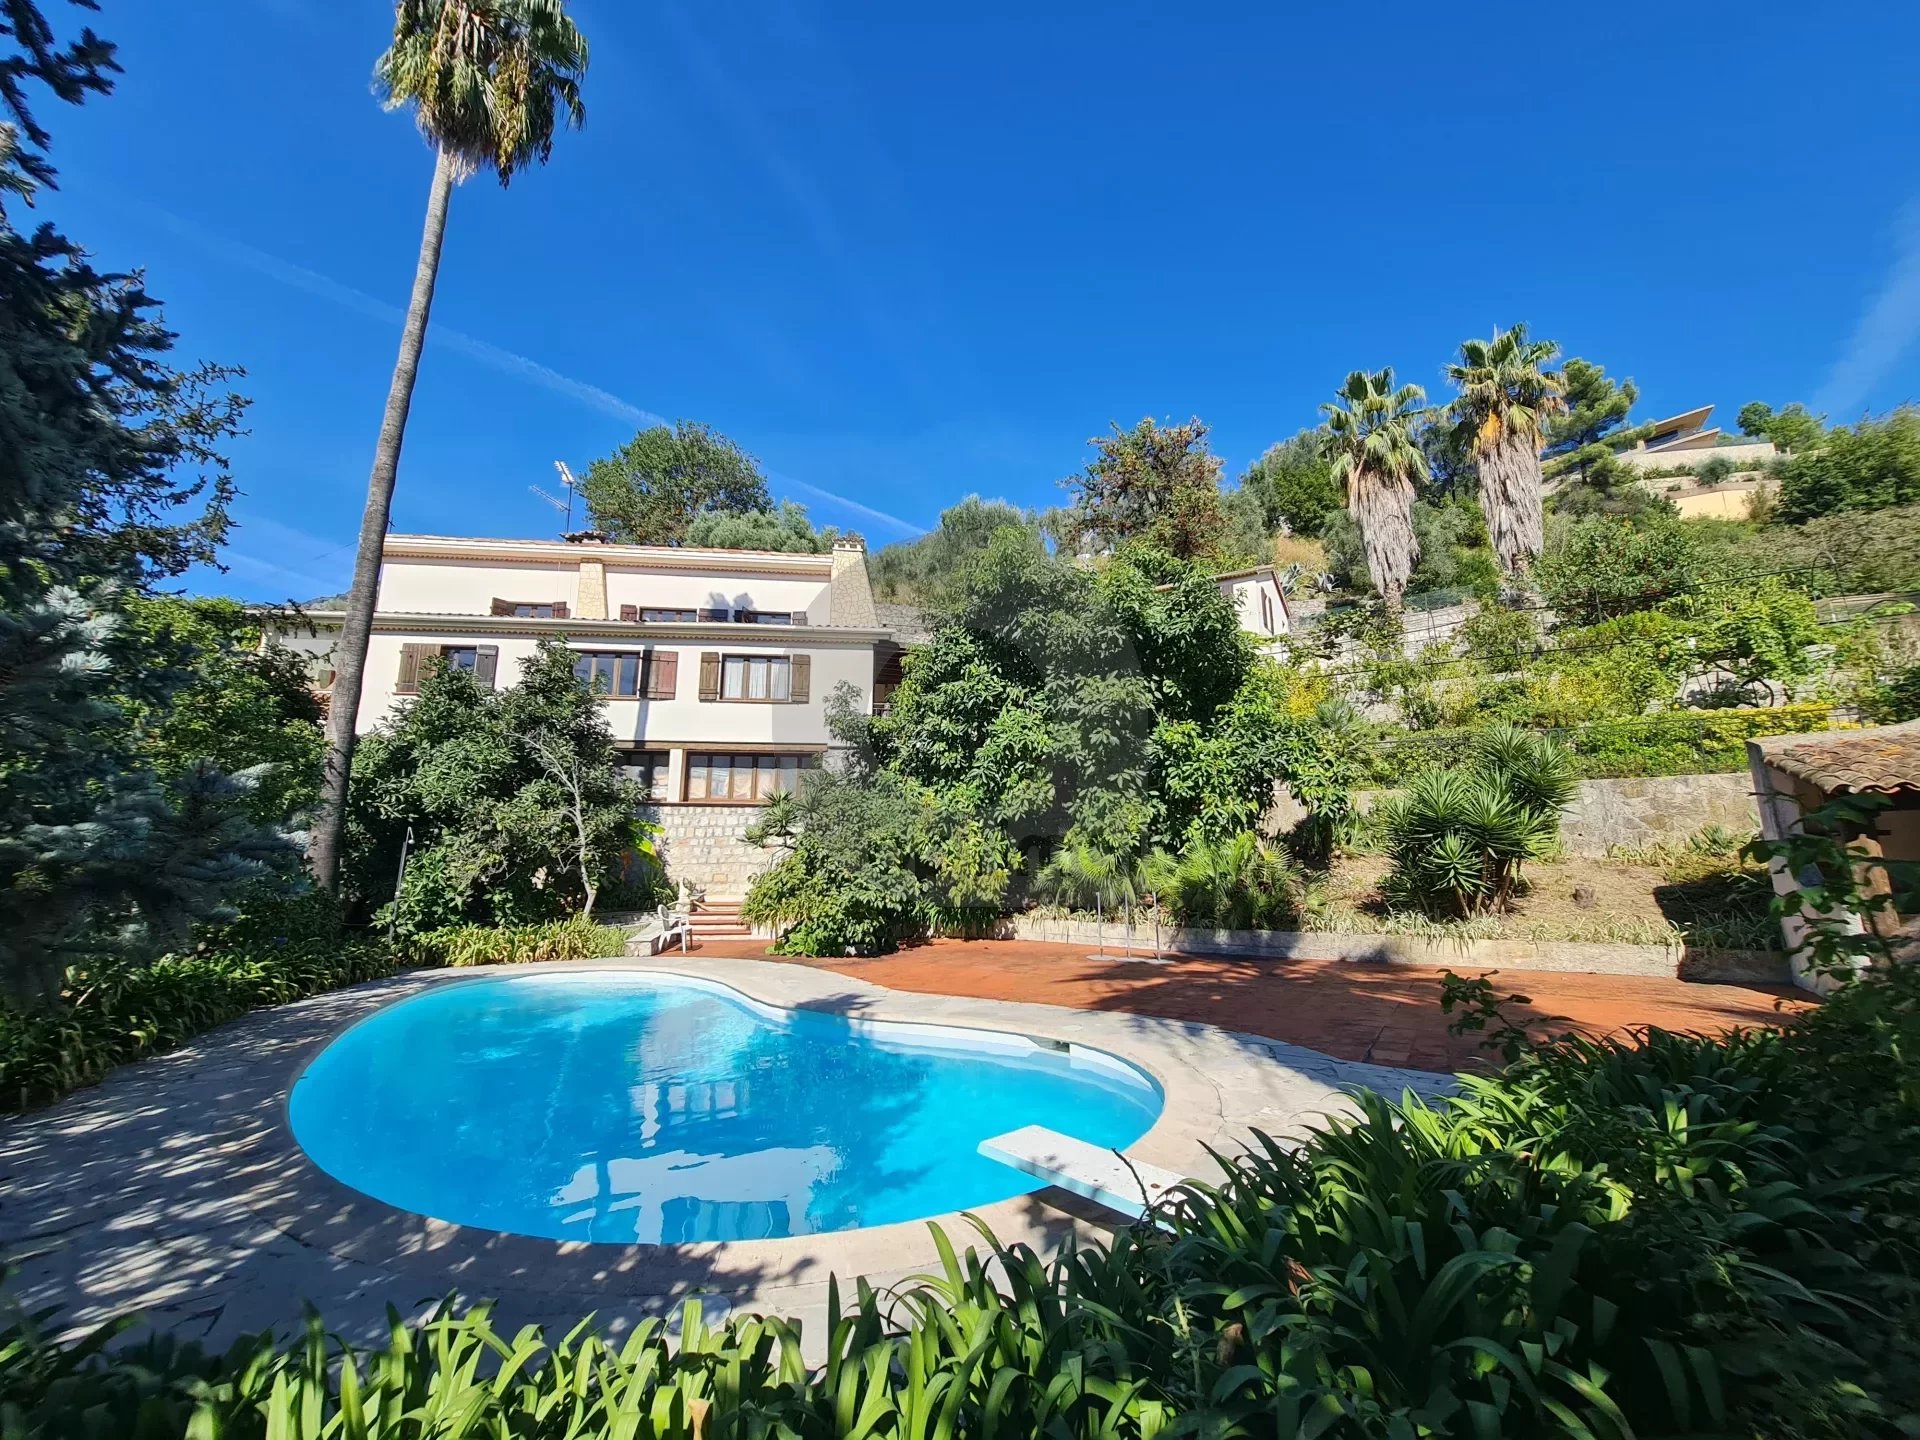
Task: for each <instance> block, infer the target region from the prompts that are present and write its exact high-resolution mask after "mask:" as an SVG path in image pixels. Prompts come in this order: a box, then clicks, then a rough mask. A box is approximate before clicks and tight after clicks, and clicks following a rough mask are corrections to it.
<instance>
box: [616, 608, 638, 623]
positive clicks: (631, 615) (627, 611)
mask: <svg viewBox="0 0 1920 1440" xmlns="http://www.w3.org/2000/svg"><path fill="white" fill-rule="evenodd" d="M620 618H621V619H622V620H624V621H626V622H627V623H628V624H629V625H631V624H635V623H637V622H638V621H639V619H640V607H639V606H638V605H622V606H621V607H620Z"/></svg>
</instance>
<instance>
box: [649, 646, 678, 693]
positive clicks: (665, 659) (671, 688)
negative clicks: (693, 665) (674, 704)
mask: <svg viewBox="0 0 1920 1440" xmlns="http://www.w3.org/2000/svg"><path fill="white" fill-rule="evenodd" d="M679 688H680V652H679V651H678V650H655V651H653V652H652V653H651V654H650V655H649V656H648V657H647V698H648V699H649V700H671V699H673V698H674V694H675V692H676V691H677V690H678V689H679Z"/></svg>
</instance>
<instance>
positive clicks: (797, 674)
mask: <svg viewBox="0 0 1920 1440" xmlns="http://www.w3.org/2000/svg"><path fill="white" fill-rule="evenodd" d="M812 686H813V657H812V656H811V655H722V654H721V653H720V652H719V651H717V650H706V651H703V652H701V655H700V699H701V700H702V701H713V700H729V701H737V702H740V703H743V704H748V705H755V704H758V705H804V704H806V703H807V702H808V700H809V699H810V698H811V696H812Z"/></svg>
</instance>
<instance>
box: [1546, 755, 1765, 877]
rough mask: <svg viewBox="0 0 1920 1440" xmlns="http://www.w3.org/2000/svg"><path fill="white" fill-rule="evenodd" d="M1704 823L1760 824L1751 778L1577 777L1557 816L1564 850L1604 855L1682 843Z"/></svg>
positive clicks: (1736, 828) (1747, 827) (1739, 828)
mask: <svg viewBox="0 0 1920 1440" xmlns="http://www.w3.org/2000/svg"><path fill="white" fill-rule="evenodd" d="M1709 825H1718V826H1720V827H1721V828H1722V829H1725V830H1731V831H1733V832H1734V833H1735V834H1752V833H1753V832H1754V831H1757V830H1758V829H1759V828H1760V812H1759V811H1758V810H1757V809H1755V808H1754V803H1753V781H1752V779H1751V778H1750V777H1749V776H1748V775H1747V774H1746V772H1745V771H1740V772H1737V773H1735V774H1732V775H1657V776H1651V777H1648V778H1646V779H1639V780H1582V781H1581V782H1580V788H1579V790H1578V791H1577V792H1575V795H1574V799H1573V803H1572V804H1571V805H1569V806H1568V807H1567V808H1566V809H1565V810H1564V811H1563V812H1562V813H1561V816H1560V843H1561V845H1562V847H1564V848H1565V850H1566V852H1567V853H1568V854H1569V855H1590V856H1597V855H1605V854H1606V853H1607V852H1608V851H1610V850H1614V849H1628V850H1643V849H1647V848H1648V847H1651V846H1655V845H1680V844H1684V843H1685V842H1686V840H1687V838H1688V837H1689V836H1692V835H1696V834H1698V833H1699V832H1700V831H1702V830H1704V829H1706V828H1707V827H1708V826H1709Z"/></svg>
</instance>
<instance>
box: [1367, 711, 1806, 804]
mask: <svg viewBox="0 0 1920 1440" xmlns="http://www.w3.org/2000/svg"><path fill="white" fill-rule="evenodd" d="M1833 726H1834V720H1833V706H1831V705H1827V704H1808V705H1781V706H1777V707H1775V708H1773V709H1768V710H1672V711H1667V712H1664V713H1662V714H1659V715H1639V716H1634V717H1632V718H1631V719H1622V720H1596V721H1594V722H1593V723H1592V724H1590V725H1581V726H1577V727H1574V728H1571V729H1566V730H1549V731H1544V732H1542V733H1545V734H1549V735H1552V736H1553V737H1554V738H1555V739H1558V740H1560V741H1562V742H1564V743H1565V744H1566V746H1567V747H1568V748H1569V749H1570V750H1572V751H1573V753H1574V763H1575V764H1576V765H1577V766H1578V768H1579V771H1580V775H1581V777H1582V778H1583V779H1587V780H1608V779H1622V778H1627V777H1633V776H1645V775H1708V774H1717V773H1723V772H1731V771H1737V770H1744V769H1746V768H1747V741H1749V740H1754V739H1758V738H1760V737H1761V736H1765V735H1799V734H1805V733H1808V732H1810V731H1816V730H1829V729H1832V728H1833ZM1482 730H1483V727H1477V726H1460V727H1457V728H1453V729H1445V730H1412V731H1404V732H1397V733H1393V734H1390V735H1388V736H1386V737H1384V738H1383V740H1382V742H1381V744H1380V745H1379V746H1378V748H1377V749H1376V750H1375V752H1374V753H1373V755H1372V756H1371V757H1370V763H1369V767H1368V768H1369V773H1368V779H1369V781H1370V782H1371V783H1372V784H1375V785H1401V784H1404V783H1406V781H1408V780H1409V779H1411V778H1412V777H1413V776H1415V775H1418V774H1420V773H1421V772H1422V771H1425V770H1437V769H1446V768H1451V767H1455V766H1459V765H1463V764H1466V763H1467V762H1468V761H1469V760H1470V759H1471V758H1472V750H1473V745H1474V739H1475V737H1476V736H1478V735H1479V734H1481V733H1482Z"/></svg>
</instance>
